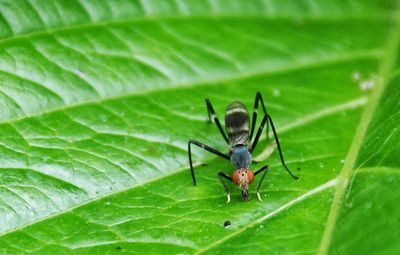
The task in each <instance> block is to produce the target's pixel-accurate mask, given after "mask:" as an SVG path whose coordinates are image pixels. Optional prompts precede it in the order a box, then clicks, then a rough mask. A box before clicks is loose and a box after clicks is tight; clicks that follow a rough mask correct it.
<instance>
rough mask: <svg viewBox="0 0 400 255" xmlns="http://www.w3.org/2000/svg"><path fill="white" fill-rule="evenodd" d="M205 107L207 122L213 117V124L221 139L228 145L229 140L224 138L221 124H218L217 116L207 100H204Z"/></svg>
mask: <svg viewBox="0 0 400 255" xmlns="http://www.w3.org/2000/svg"><path fill="white" fill-rule="evenodd" d="M206 105H207V112H208V120H209V122H211V117H213V119H214V121H215V124H216V125H217V127H218V130H219V132H220V133H221V135H222V137H223V138H224V140H225V141H226V143H228V144H229V140H228V137H227V136H226V134H225V132H224V129H223V128H222V126H221V123H220V122H219V119H218V117H217V115H216V114H215V111H214V108H213V107H212V105H211V102H210V100H209V99H208V98H206Z"/></svg>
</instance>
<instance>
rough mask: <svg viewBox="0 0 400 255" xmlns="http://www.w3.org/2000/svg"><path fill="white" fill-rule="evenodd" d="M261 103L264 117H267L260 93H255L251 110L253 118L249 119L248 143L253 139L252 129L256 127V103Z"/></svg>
mask: <svg viewBox="0 0 400 255" xmlns="http://www.w3.org/2000/svg"><path fill="white" fill-rule="evenodd" d="M260 101H261V105H262V109H263V112H264V115H267V111H266V108H265V105H264V101H263V100H262V97H261V93H260V92H257V94H256V99H255V100H254V108H253V117H252V118H251V128H250V141H251V139H252V138H253V135H254V129H255V127H256V123H257V115H258V103H259V102H260ZM266 133H267V139H268V133H269V123H268V122H267V132H266Z"/></svg>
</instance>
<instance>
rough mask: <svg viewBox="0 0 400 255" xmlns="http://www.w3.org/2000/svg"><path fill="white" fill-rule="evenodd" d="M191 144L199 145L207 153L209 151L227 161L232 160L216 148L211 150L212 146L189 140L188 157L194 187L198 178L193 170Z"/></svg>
mask: <svg viewBox="0 0 400 255" xmlns="http://www.w3.org/2000/svg"><path fill="white" fill-rule="evenodd" d="M191 144H194V145H197V146H199V147H201V148H203V149H205V150H206V151H209V152H211V153H213V154H215V155H217V156H219V157H221V158H224V159H226V160H230V157H229V156H228V155H226V154H224V153H222V152H220V151H218V150H216V149H214V148H211V147H210V146H207V145H205V144H203V143H201V142H198V141H195V140H189V142H188V156H189V164H190V172H191V174H192V180H193V185H194V186H196V177H195V175H194V170H193V164H192V150H191V146H190V145H191Z"/></svg>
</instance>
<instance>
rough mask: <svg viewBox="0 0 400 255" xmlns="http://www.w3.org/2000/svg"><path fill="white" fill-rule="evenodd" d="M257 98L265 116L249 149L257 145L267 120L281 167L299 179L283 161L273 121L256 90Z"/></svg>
mask: <svg viewBox="0 0 400 255" xmlns="http://www.w3.org/2000/svg"><path fill="white" fill-rule="evenodd" d="M257 98H259V101H260V102H261V106H262V108H263V111H264V114H265V116H264V118H263V120H262V122H261V125H260V127H259V129H258V131H257V135H256V137H255V138H254V141H253V142H252V146H251V150H252V151H254V150H255V148H256V146H257V143H258V139H259V138H260V135H261V132H262V130H263V127H264V125H265V123H266V122H267V121H268V122H269V124H271V129H272V132H273V134H274V138H275V142H276V146H277V148H278V152H279V157H280V158H281V163H282V165H283V167H284V168H285V169H286V171H287V172H288V173H289V174H290V176H292V177H293V178H294V179H296V180H297V179H299V177H297V176H295V175H294V174H293V173H292V172H291V171H290V170H289V167H288V166H287V165H286V163H285V159H284V158H283V154H282V149H281V144H280V143H279V138H278V134H277V133H276V130H275V126H274V122H273V121H272V118H271V116H270V115H269V114H268V113H267V110H266V109H265V105H264V101H263V99H262V97H261V93H260V92H257V96H256V99H257Z"/></svg>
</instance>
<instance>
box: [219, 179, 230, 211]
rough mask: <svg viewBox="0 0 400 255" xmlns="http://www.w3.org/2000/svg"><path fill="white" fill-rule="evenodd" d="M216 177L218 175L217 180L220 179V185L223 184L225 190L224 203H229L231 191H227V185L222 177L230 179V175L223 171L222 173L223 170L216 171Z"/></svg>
mask: <svg viewBox="0 0 400 255" xmlns="http://www.w3.org/2000/svg"><path fill="white" fill-rule="evenodd" d="M218 177H219V180H220V181H221V183H222V186H224V190H225V192H226V203H229V202H231V193H230V191H229V188H228V186H227V185H226V183H225V182H224V179H223V178H225V179H227V180H229V181H232V177H230V176H228V175H227V174H225V173H223V172H219V173H218Z"/></svg>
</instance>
